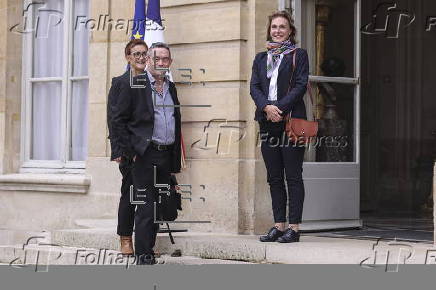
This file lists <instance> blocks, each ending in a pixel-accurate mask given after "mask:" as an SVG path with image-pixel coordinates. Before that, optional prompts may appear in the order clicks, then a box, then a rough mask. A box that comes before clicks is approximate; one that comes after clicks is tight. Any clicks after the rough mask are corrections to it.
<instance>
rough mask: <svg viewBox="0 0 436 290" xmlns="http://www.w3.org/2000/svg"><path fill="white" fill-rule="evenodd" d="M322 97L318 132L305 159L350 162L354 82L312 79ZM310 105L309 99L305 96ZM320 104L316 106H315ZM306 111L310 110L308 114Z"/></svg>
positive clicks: (353, 134) (351, 154) (352, 139)
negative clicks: (326, 81)
mask: <svg viewBox="0 0 436 290" xmlns="http://www.w3.org/2000/svg"><path fill="white" fill-rule="evenodd" d="M312 88H313V91H316V88H317V89H318V91H319V94H320V95H321V96H322V97H323V99H324V100H325V103H324V105H323V107H322V111H321V112H318V113H319V114H320V115H321V116H322V118H321V119H320V120H318V123H319V132H318V136H317V140H316V142H315V141H314V142H313V146H312V147H311V149H312V150H310V151H309V152H308V153H307V155H306V159H305V161H312V162H313V161H316V162H354V161H355V154H354V147H355V146H354V140H355V133H354V127H355V126H354V114H355V112H354V88H355V87H354V85H348V84H339V83H313V84H312ZM306 104H308V108H309V109H310V100H308V99H307V98H306ZM319 108H320V107H318V109H319ZM309 115H310V114H309Z"/></svg>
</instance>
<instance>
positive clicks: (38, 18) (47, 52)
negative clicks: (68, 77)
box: [33, 0, 65, 77]
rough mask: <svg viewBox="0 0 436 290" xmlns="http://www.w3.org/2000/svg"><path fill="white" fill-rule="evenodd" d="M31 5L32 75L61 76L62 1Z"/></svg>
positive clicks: (62, 44)
mask: <svg viewBox="0 0 436 290" xmlns="http://www.w3.org/2000/svg"><path fill="white" fill-rule="evenodd" d="M45 3H46V4H45V5H44V6H42V5H33V22H34V26H33V27H35V32H34V33H33V43H34V48H33V77H60V76H62V69H63V65H62V57H63V48H64V43H63V38H64V29H63V25H64V16H65V15H64V13H63V10H64V1H59V0H46V1H45Z"/></svg>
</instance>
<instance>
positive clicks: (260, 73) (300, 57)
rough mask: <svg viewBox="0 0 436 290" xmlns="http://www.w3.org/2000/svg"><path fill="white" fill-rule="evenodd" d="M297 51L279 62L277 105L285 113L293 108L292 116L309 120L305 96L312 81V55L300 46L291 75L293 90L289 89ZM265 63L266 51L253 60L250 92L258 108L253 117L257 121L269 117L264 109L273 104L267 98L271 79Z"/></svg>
mask: <svg viewBox="0 0 436 290" xmlns="http://www.w3.org/2000/svg"><path fill="white" fill-rule="evenodd" d="M294 53H295V52H293V53H289V54H286V55H285V56H284V57H283V59H282V62H281V63H280V67H279V75H278V79H277V102H276V103H275V105H276V106H277V107H278V108H279V109H280V110H281V111H283V114H282V116H284V115H286V114H289V112H291V111H292V117H293V118H301V119H307V117H306V107H305V105H304V101H303V97H304V94H305V93H306V89H307V82H308V80H309V58H308V56H307V51H306V50H305V49H302V48H298V49H297V50H296V53H297V55H296V60H295V62H296V68H295V72H294V76H293V77H292V84H291V90H289V81H290V79H291V74H292V57H293V54H294ZM266 62H267V52H266V51H264V52H260V53H258V54H257V55H256V57H255V58H254V61H253V70H252V74H251V81H250V95H251V97H252V99H253V100H254V102H255V104H256V107H257V108H256V113H255V116H254V119H255V120H256V121H264V120H266V113H265V112H264V111H263V109H264V108H265V106H266V105H270V104H273V102H271V101H268V94H269V83H270V79H268V78H267V76H266ZM288 90H289V91H288Z"/></svg>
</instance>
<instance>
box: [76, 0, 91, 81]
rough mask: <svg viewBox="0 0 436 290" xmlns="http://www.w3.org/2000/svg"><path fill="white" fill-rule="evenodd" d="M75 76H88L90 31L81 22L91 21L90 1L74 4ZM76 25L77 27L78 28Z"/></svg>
mask: <svg viewBox="0 0 436 290" xmlns="http://www.w3.org/2000/svg"><path fill="white" fill-rule="evenodd" d="M73 6H74V16H73V27H72V29H73V76H86V75H88V45H89V30H88V29H86V28H85V25H82V24H80V22H81V21H82V20H83V19H85V20H83V21H86V20H87V19H89V0H76V1H74V2H73ZM76 23H78V24H77V27H76Z"/></svg>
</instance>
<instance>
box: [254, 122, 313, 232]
mask: <svg viewBox="0 0 436 290" xmlns="http://www.w3.org/2000/svg"><path fill="white" fill-rule="evenodd" d="M268 123H271V122H268ZM260 128H261V129H260V134H261V135H260V136H261V141H262V144H261V151H262V156H263V160H264V161H265V167H266V170H267V181H268V184H269V187H270V192H271V200H272V210H273V214H274V222H276V223H284V222H286V202H287V201H288V202H289V215H288V220H289V223H290V224H299V223H301V217H302V215H303V202H304V184H303V176H302V174H303V159H304V151H305V147H302V146H300V145H298V144H294V143H292V142H289V141H288V138H287V137H286V135H284V131H283V128H284V127H283V124H282V123H277V124H268V125H265V124H262V123H261V124H260ZM285 174H286V182H287V185H288V194H287V193H286V189H285V183H284V177H285Z"/></svg>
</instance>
